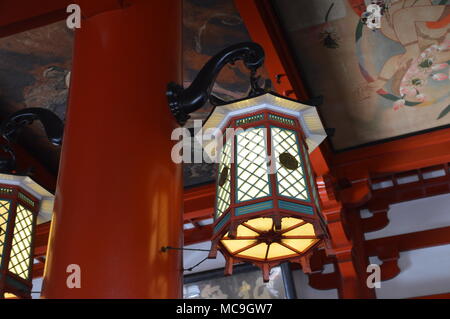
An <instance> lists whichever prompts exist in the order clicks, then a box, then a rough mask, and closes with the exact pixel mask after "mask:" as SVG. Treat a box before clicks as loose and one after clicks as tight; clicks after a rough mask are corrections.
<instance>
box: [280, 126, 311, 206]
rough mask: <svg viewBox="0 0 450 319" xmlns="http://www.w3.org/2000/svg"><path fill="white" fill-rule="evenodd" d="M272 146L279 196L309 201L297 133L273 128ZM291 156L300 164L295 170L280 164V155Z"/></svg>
mask: <svg viewBox="0 0 450 319" xmlns="http://www.w3.org/2000/svg"><path fill="white" fill-rule="evenodd" d="M271 132H272V145H273V149H274V155H275V159H276V170H277V174H276V175H277V182H278V194H280V195H281V196H287V197H292V198H296V199H300V200H308V198H309V197H308V190H307V187H306V181H305V175H304V172H303V166H302V160H301V158H300V155H299V149H298V146H297V134H296V133H295V131H291V130H286V129H282V128H279V127H272V129H271ZM286 152H287V153H289V154H291V155H292V156H293V157H294V158H295V159H296V160H297V162H298V163H299V166H298V168H297V169H295V170H290V169H287V168H285V167H284V166H282V165H281V163H280V155H281V154H283V153H286Z"/></svg>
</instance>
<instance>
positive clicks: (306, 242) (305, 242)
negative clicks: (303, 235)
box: [281, 239, 318, 252]
mask: <svg viewBox="0 0 450 319" xmlns="http://www.w3.org/2000/svg"><path fill="white" fill-rule="evenodd" d="M317 241H318V239H282V240H281V242H282V243H283V244H285V245H287V246H289V247H291V248H292V249H295V250H296V251H299V252H304V251H305V250H306V249H308V248H309V247H311V246H312V245H313V244H315V243H316V242H317Z"/></svg>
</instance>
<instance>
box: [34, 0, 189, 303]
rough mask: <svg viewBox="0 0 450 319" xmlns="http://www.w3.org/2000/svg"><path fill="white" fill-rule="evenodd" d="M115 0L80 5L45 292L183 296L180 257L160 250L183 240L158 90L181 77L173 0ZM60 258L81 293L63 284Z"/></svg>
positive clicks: (177, 180) (169, 125) (170, 123)
mask: <svg viewBox="0 0 450 319" xmlns="http://www.w3.org/2000/svg"><path fill="white" fill-rule="evenodd" d="M90 2H91V3H92V1H90ZM85 3H86V6H88V5H89V1H87V2H85ZM124 3H127V5H129V6H127V7H124V8H109V9H110V10H109V11H104V12H101V13H99V12H98V11H96V10H95V9H94V10H92V11H91V14H90V12H89V11H88V10H86V7H83V6H84V4H83V2H82V3H81V10H82V13H83V17H85V18H84V19H83V21H82V25H81V29H79V30H77V31H76V37H75V49H74V63H73V72H72V79H71V92H70V99H69V108H68V114H67V122H66V128H65V135H64V145H63V148H62V155H61V165H60V167H61V168H60V174H59V177H58V183H57V191H56V203H55V208H54V218H53V224H52V227H51V231H50V239H49V247H48V251H47V261H46V269H45V275H44V287H43V292H42V295H43V297H45V298H179V297H181V291H182V290H181V287H182V286H181V285H182V271H181V267H182V260H181V254H180V253H178V252H175V251H170V252H167V253H163V252H161V251H160V248H161V247H162V246H181V245H182V177H181V167H180V166H179V165H176V164H174V163H173V162H172V160H171V157H170V154H171V148H172V143H173V142H172V141H171V139H170V136H171V132H172V129H173V128H175V127H176V126H177V125H176V123H175V120H174V119H173V117H172V115H171V114H170V112H169V109H168V105H167V99H166V96H165V91H166V85H167V83H168V82H170V81H176V82H178V83H181V77H180V75H181V72H180V70H181V67H180V66H181V22H182V14H181V1H180V0H165V1H147V0H133V1H130V0H129V1H125V2H124ZM70 264H77V265H79V266H80V267H81V288H79V289H78V288H72V289H69V288H68V287H67V285H66V281H67V278H68V276H69V275H70V273H67V272H66V270H67V266H68V265H70Z"/></svg>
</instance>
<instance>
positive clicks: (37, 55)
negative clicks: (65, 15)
mask: <svg viewBox="0 0 450 319" xmlns="http://www.w3.org/2000/svg"><path fill="white" fill-rule="evenodd" d="M72 43H73V32H72V31H71V30H69V29H68V28H67V27H66V25H65V22H58V23H54V24H51V25H48V26H45V27H42V28H37V29H33V30H29V31H26V32H22V33H19V34H15V35H12V36H9V37H5V38H1V39H0V118H4V117H6V116H7V115H9V114H11V113H13V112H15V111H17V110H20V109H23V108H27V107H43V108H47V109H50V110H52V111H53V112H55V113H56V114H57V115H58V116H59V117H60V118H61V119H64V117H65V112H66V104H67V95H68V91H69V88H68V84H67V81H66V79H67V76H68V74H69V71H70V69H71V67H72ZM17 142H18V143H19V144H21V145H22V146H23V147H25V148H26V149H27V150H28V151H29V152H30V154H32V155H33V156H34V157H36V159H38V160H39V162H41V163H42V164H43V165H44V166H45V167H46V168H47V169H48V170H49V171H50V172H52V173H53V174H55V175H56V174H57V172H58V164H59V154H60V149H59V148H58V147H55V146H53V145H52V144H51V143H49V142H48V140H47V139H46V137H45V132H44V130H43V127H42V126H41V125H40V124H39V123H38V122H36V123H34V124H33V125H31V126H29V127H26V128H25V129H24V131H23V132H22V133H21V134H20V135H19V139H18V141H17ZM31 169H32V168H31Z"/></svg>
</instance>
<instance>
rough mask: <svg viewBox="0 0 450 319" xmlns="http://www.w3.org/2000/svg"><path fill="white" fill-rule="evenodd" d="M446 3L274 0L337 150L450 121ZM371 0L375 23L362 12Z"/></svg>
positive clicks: (449, 21)
mask: <svg viewBox="0 0 450 319" xmlns="http://www.w3.org/2000/svg"><path fill="white" fill-rule="evenodd" d="M448 2H449V1H448V0H384V1H381V0H380V1H372V0H318V1H314V3H313V2H311V1H306V0H301V1H295V2H294V1H289V0H276V1H274V4H275V5H276V7H277V9H278V13H279V15H280V18H281V19H280V20H281V21H282V23H283V24H284V28H285V30H286V32H287V34H288V38H289V41H290V42H291V44H292V47H293V49H294V51H295V55H296V58H297V62H298V64H299V70H300V72H301V73H302V74H303V78H304V79H305V84H306V86H307V87H308V88H309V89H310V91H311V93H312V94H313V95H324V96H325V99H326V100H325V101H326V102H325V103H324V105H323V107H322V108H321V109H320V113H321V115H322V117H323V120H324V122H325V125H326V126H327V127H330V128H335V129H336V130H335V135H334V137H333V138H332V144H333V146H334V148H335V149H336V150H344V149H348V148H352V147H355V146H360V145H364V144H367V143H371V142H377V141H378V142H379V141H383V140H386V139H390V138H394V137H401V136H404V135H406V134H414V133H418V132H421V131H425V130H430V129H437V128H442V127H446V126H448V125H449V124H450V80H449V76H450V74H449V72H450V35H449V27H450V5H449V3H448ZM371 3H378V4H380V5H383V6H384V7H383V9H384V10H383V15H382V17H381V24H380V28H378V29H371V28H368V27H367V26H366V24H365V23H364V19H362V18H361V17H362V16H363V14H364V12H365V10H366V8H367V6H368V5H370V4H371ZM289 5H290V8H289ZM311 11H314V14H311V13H310V12H311ZM299 20H302V22H301V23H299V22H298V21H299Z"/></svg>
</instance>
